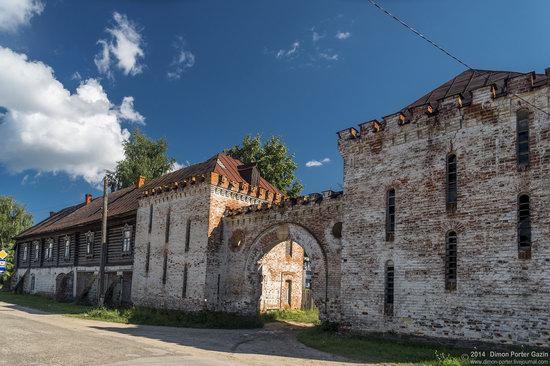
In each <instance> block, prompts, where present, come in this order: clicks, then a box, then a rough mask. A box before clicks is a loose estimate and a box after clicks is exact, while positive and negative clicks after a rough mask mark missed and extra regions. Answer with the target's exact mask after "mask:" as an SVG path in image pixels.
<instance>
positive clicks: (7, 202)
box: [0, 196, 32, 283]
mask: <svg viewBox="0 0 550 366" xmlns="http://www.w3.org/2000/svg"><path fill="white" fill-rule="evenodd" d="M31 226H32V215H31V214H29V213H27V211H26V210H25V208H24V207H23V206H21V205H20V204H18V203H17V202H16V201H15V199H14V198H13V197H6V196H0V244H2V246H3V249H4V250H5V251H6V252H8V257H7V258H6V259H5V260H6V267H7V268H6V272H5V273H3V274H2V275H0V282H1V283H3V282H4V281H5V280H6V279H7V278H8V277H9V276H11V272H12V270H13V265H14V264H13V260H14V251H13V245H14V244H15V243H14V240H13V238H14V237H15V236H16V235H18V234H19V233H21V232H22V231H24V230H26V229H28V228H29V227H31Z"/></svg>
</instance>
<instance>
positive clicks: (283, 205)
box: [225, 190, 343, 218]
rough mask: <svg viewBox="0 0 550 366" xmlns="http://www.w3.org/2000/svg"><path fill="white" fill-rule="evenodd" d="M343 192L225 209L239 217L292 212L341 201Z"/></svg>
mask: <svg viewBox="0 0 550 366" xmlns="http://www.w3.org/2000/svg"><path fill="white" fill-rule="evenodd" d="M342 195H343V192H342V191H339V192H334V191H330V190H328V191H323V192H322V193H312V194H309V195H304V196H301V197H297V198H286V199H285V200H283V201H280V202H278V203H275V202H264V203H261V204H257V205H250V206H246V207H241V208H237V209H227V210H226V211H225V217H228V218H239V217H242V216H243V215H247V214H252V213H265V214H267V213H270V212H273V213H275V212H276V213H282V212H292V211H298V210H302V209H307V208H313V207H321V206H327V205H331V204H334V203H339V202H340V200H341V198H342Z"/></svg>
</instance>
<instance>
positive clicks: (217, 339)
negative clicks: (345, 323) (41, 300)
mask: <svg viewBox="0 0 550 366" xmlns="http://www.w3.org/2000/svg"><path fill="white" fill-rule="evenodd" d="M0 340H1V343H0V365H9V366H14V365H17V366H19V365H21V366H23V365H71V366H72V365H117V366H118V365H120V366H122V365H138V366H139V365H148V366H149V365H163V366H164V365H167V366H170V365H209V366H210V365H212V366H217V365H254V366H256V365H277V366H279V365H282V366H284V365H315V366H324V365H351V364H354V365H356V364H357V363H348V362H346V360H345V359H343V358H340V357H337V356H333V355H329V354H326V353H323V352H319V351H316V350H314V349H311V348H308V347H306V346H304V345H302V344H301V343H300V342H298V341H297V340H296V330H294V329H292V328H290V327H288V326H285V325H281V324H269V325H268V327H266V328H264V329H255V330H212V329H188V328H172V327H156V326H143V325H126V324H115V323H106V322H99V321H93V320H84V319H76V318H69V317H64V316H61V315H52V314H47V313H43V312H40V311H35V310H30V309H26V308H23V307H19V306H15V305H11V304H6V303H2V302H0Z"/></svg>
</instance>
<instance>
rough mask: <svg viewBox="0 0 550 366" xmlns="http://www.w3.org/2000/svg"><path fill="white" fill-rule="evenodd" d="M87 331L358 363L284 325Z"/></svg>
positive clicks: (219, 349)
mask: <svg viewBox="0 0 550 366" xmlns="http://www.w3.org/2000/svg"><path fill="white" fill-rule="evenodd" d="M90 328H94V329H98V330H103V331H110V332H116V333H121V334H125V335H130V336H135V337H143V338H147V339H154V340H159V341H163V342H168V343H172V344H177V345H180V346H186V347H194V348H198V349H202V350H207V351H215V352H227V353H240V354H254V355H269V356H280V357H291V358H302V359H307V360H322V361H334V362H348V363H359V362H357V361H352V360H349V359H345V358H343V357H339V356H336V355H331V354H328V353H324V352H321V351H317V350H315V349H312V348H309V347H307V346H305V345H303V344H302V343H300V342H299V341H298V340H297V339H296V332H297V331H299V330H298V329H299V327H298V326H296V325H289V324H285V323H267V324H266V327H265V328H262V329H246V330H242V329H239V330H226V329H193V328H173V327H161V326H150V325H135V326H133V327H116V326H113V327H108V326H94V325H90Z"/></svg>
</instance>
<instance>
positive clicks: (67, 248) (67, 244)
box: [64, 236, 71, 259]
mask: <svg viewBox="0 0 550 366" xmlns="http://www.w3.org/2000/svg"><path fill="white" fill-rule="evenodd" d="M64 254H65V255H64V257H65V259H69V257H70V256H71V238H70V237H69V236H66V237H65V253H64Z"/></svg>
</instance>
